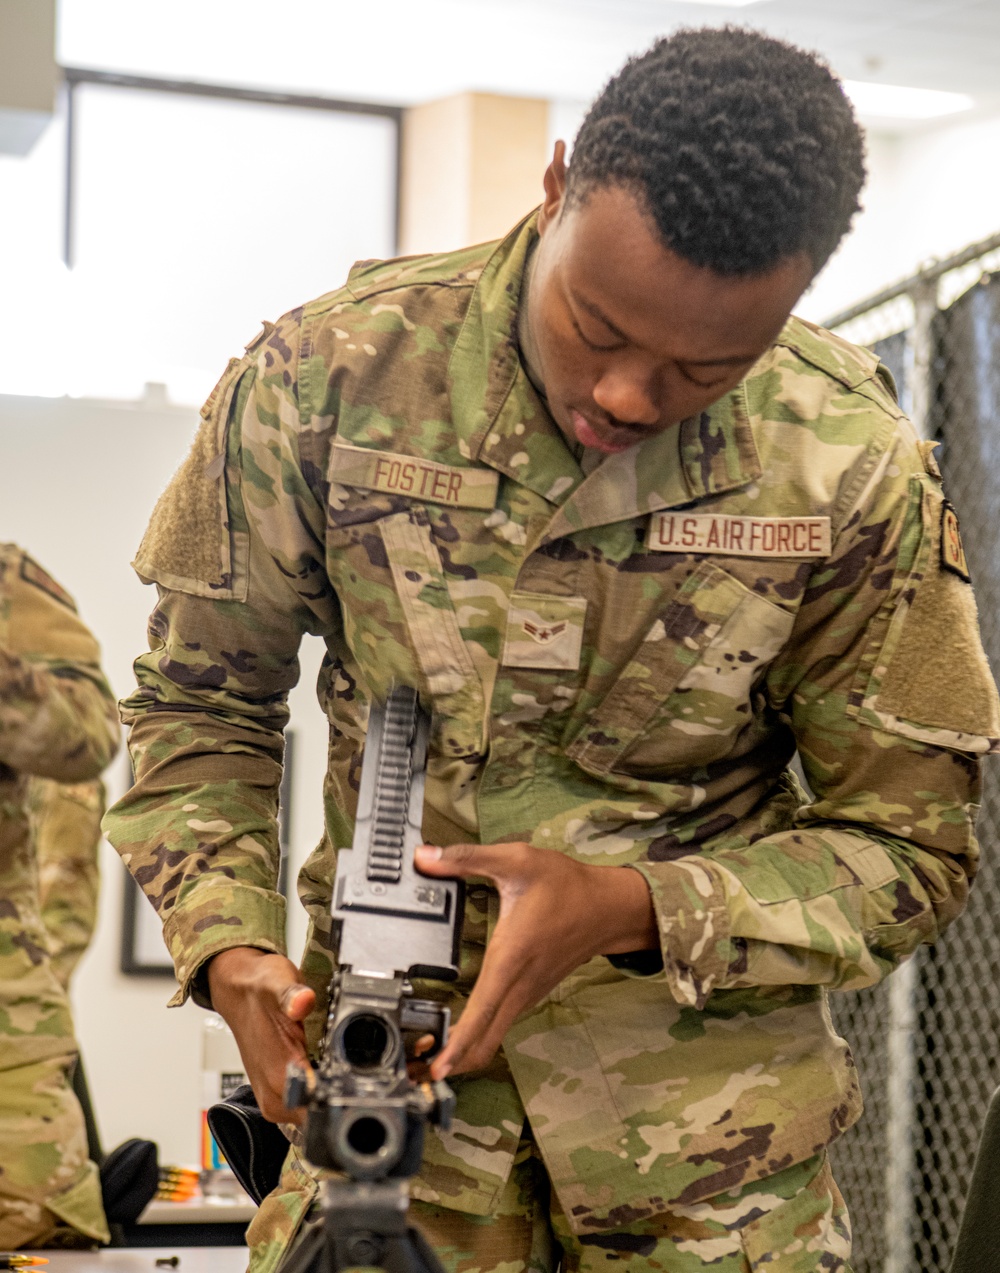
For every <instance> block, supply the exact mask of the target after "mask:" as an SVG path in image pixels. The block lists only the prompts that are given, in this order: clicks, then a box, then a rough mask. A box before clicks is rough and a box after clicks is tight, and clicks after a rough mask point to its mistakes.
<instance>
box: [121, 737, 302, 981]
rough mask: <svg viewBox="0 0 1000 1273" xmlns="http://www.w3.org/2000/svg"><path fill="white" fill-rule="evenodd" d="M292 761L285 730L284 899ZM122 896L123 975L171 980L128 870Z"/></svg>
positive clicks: (154, 922)
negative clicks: (167, 978)
mask: <svg viewBox="0 0 1000 1273" xmlns="http://www.w3.org/2000/svg"><path fill="white" fill-rule="evenodd" d="M294 759H295V733H294V731H293V730H288V731H287V732H286V734H285V766H284V771H283V773H282V775H281V792H280V795H279V799H278V842H279V844H280V846H281V865H280V868H279V872H278V888H279V889H280V891H281V892H282V893H283V894H285V896H287V895H288V874H289V872H288V852H289V845H290V843H291V825H292V781H293V773H294ZM122 897H123V900H122V950H121V965H120V966H121V970H122V972H123V973H125V975H126V976H128V977H173V975H174V965H173V963H172V961H171V959H170V956H169V954H168V953H167V948H166V946H165V944H164V941H163V931H162V926H161V924H160V919H159V916H158V915H157V914H156V912H155V911H154V910H153V908H152V906H150V904H149V903H148V902H147V901H146V899H145V897H143V895H142V891H141V889H140V888H139V886H138V884H136V882H135V880H134V879H133V878H132V876H131V875H130V874H129V873H128V872H127V871H126V872H125V879H124V889H123V895H122Z"/></svg>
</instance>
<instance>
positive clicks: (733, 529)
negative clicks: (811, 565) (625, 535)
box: [646, 513, 830, 558]
mask: <svg viewBox="0 0 1000 1273" xmlns="http://www.w3.org/2000/svg"><path fill="white" fill-rule="evenodd" d="M646 547H647V548H651V549H652V550H653V551H654V552H661V553H718V554H721V555H723V556H727V557H802V558H809V557H826V556H828V555H829V553H830V519H829V517H732V516H730V515H728V514H726V513H657V514H656V515H655V516H654V517H652V518H651V519H650V523H649V533H648V534H647V536H646Z"/></svg>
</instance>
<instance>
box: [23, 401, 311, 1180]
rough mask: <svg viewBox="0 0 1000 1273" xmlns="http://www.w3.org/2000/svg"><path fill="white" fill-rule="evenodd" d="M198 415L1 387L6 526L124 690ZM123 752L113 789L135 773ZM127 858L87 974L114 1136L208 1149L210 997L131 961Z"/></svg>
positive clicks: (300, 707)
mask: <svg viewBox="0 0 1000 1273" xmlns="http://www.w3.org/2000/svg"><path fill="white" fill-rule="evenodd" d="M196 421H197V412H196V411H195V410H194V409H192V408H189V407H173V406H169V405H167V404H163V403H161V404H159V405H157V404H155V403H149V402H146V403H122V402H98V401H93V400H76V399H70V398H61V399H44V398H22V397H10V396H6V397H5V396H0V459H2V462H0V539H2V540H13V541H15V542H17V543H20V544H22V545H23V546H24V547H26V548H27V549H28V550H29V551H30V552H31V553H33V554H34V555H35V556H36V557H37V558H38V559H39V561H41V562H42V564H43V565H44V566H45V567H46V569H48V570H49V571H51V573H52V574H53V575H54V576H55V577H56V578H57V579H58V580H59V581H60V582H61V583H62V584H64V586H65V587H67V588H68V589H69V591H70V592H71V593H72V594H73V595H74V597H75V598H76V600H77V603H78V605H79V607H80V611H81V614H82V616H83V618H84V620H85V621H86V622H87V624H88V625H89V626H90V627H91V629H92V630H93V631H94V633H95V634H96V635H97V637H98V639H99V640H100V642H101V646H102V649H103V653H104V667H105V670H106V672H107V674H108V677H109V679H110V681H111V683H112V687H113V688H114V690H115V693H116V694H117V695H118V696H119V697H121V696H124V695H125V694H127V693H129V692H130V691H131V689H132V688H133V686H134V678H133V675H132V666H131V665H132V660H133V658H134V657H135V656H136V655H137V654H139V653H140V652H141V651H142V650H144V649H145V648H146V638H145V630H146V617H147V615H148V613H149V611H150V609H151V608H152V604H153V600H154V593H153V590H152V589H151V588H146V587H144V586H143V585H142V584H141V583H140V582H139V580H138V579H137V578H136V576H135V574H134V573H133V572H132V570H131V568H130V567H129V564H128V563H129V559H130V558H131V556H132V555H133V553H134V551H135V549H136V547H137V546H138V543H139V540H140V538H141V536H142V532H143V530H144V528H145V525H146V521H147V520H148V517H149V513H150V510H151V509H152V506H153V504H154V502H155V500H156V497H157V495H158V494H159V492H160V491H161V489H162V488H163V486H164V485H165V484H166V481H167V479H168V478H169V476H170V474H171V473H172V472H173V470H174V469H175V468H176V467H177V465H178V463H179V462H180V460H181V459H182V458H183V456H184V454H185V452H186V450H187V447H188V444H189V442H190V439H191V436H192V433H193V431H194V428H195V424H196ZM320 655H321V644H320V642H318V641H312V642H310V643H309V646H308V648H306V649H304V650H303V674H302V680H301V682H300V684H299V686H298V687H297V689H296V691H295V693H294V695H293V704H292V711H293V724H292V728H293V729H295V730H296V732H297V742H299V743H300V744H301V745H300V746H299V747H298V750H297V753H296V767H295V773H296V781H295V791H294V792H293V807H292V832H293V844H292V854H291V857H292V863H291V865H292V878H293V879H294V873H295V872H296V871H297V869H298V865H299V864H300V863H301V861H302V859H303V858H304V857H305V856H306V854H307V852H308V851H309V849H310V848H311V847H312V845H313V844H314V843H315V842H316V840H317V839H318V838H319V835H320V831H321V827H322V806H321V800H320V782H321V776H322V771H323V764H324V757H325V721H324V719H323V717H322V714H321V712H320V709H319V707H318V705H317V703H316V701H315V695H314V693H313V685H314V684H315V678H316V672H317V670H318V666H319V658H320ZM126 773H127V769H126V763H125V759H124V756H119V758H118V759H117V760H116V761H115V763H114V765H113V767H112V769H111V770H110V771H109V773H108V776H107V781H108V788H109V794H110V795H111V797H112V798H114V797H115V796H117V795H119V794H120V793H121V792H122V791H123V790H124V786H125V782H126ZM124 876H125V872H124V868H123V867H122V865H121V862H120V861H119V859H118V855H117V854H116V853H115V851H114V850H113V849H112V848H111V847H110V845H108V844H104V845H103V846H102V896H101V909H100V917H99V921H98V926H97V933H96V937H95V940H94V944H93V946H92V947H91V949H90V950H89V951H88V952H87V954H86V956H85V957H84V959H83V961H82V963H81V965H80V968H79V970H78V972H77V975H76V978H75V981H74V985H73V1003H74V1012H75V1015H76V1022H77V1030H78V1033H79V1037H80V1043H81V1048H82V1051H83V1055H84V1057H85V1060H86V1065H87V1070H88V1076H89V1079H90V1084H91V1089H92V1093H93V1096H94V1103H95V1106H96V1110H97V1117H98V1123H99V1126H100V1131H101V1135H102V1138H103V1140H104V1143H105V1146H106V1147H110V1146H113V1145H116V1144H118V1143H119V1142H120V1141H122V1140H124V1139H126V1138H127V1137H129V1136H146V1137H149V1138H150V1139H152V1140H155V1141H157V1143H158V1144H159V1146H160V1153H161V1159H162V1160H163V1161H167V1162H182V1163H196V1162H197V1160H198V1152H199V1151H198V1127H199V1124H198V1118H199V1109H200V1101H201V1087H200V1057H201V1053H200V1047H201V1042H200V1040H201V1034H200V1029H201V1018H202V1012H201V1009H199V1008H196V1007H194V1006H193V1005H192V1004H188V1005H186V1006H185V1007H183V1008H180V1009H176V1010H173V1011H170V1012H168V1011H167V1010H166V1008H165V1004H166V1001H167V999H168V998H169V997H170V995H171V994H172V993H173V990H174V982H173V981H172V980H169V981H168V980H166V979H164V978H136V977H127V976H124V975H123V974H122V973H121V972H120V970H119V956H120V948H121V928H122V898H123V893H122V888H123V884H124ZM290 916H291V919H290V924H289V945H290V949H291V951H292V952H293V954H295V953H296V952H298V951H299V950H300V949H301V946H302V939H303V936H304V930H305V924H304V913H303V912H302V909H301V907H300V906H299V905H298V902H297V900H295V901H293V903H292V905H291V907H290Z"/></svg>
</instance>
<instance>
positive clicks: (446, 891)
mask: <svg viewBox="0 0 1000 1273" xmlns="http://www.w3.org/2000/svg"><path fill="white" fill-rule="evenodd" d="M429 728H430V722H429V719H428V717H427V715H426V714H425V713H424V712H423V711H422V710H421V707H420V703H419V701H418V698H417V694H416V691H415V690H412V689H410V688H408V687H405V686H397V687H396V688H394V689H393V690H392V691H391V692H390V694H389V697H388V699H387V700H386V703H385V706H384V707H378V706H374V705H373V707H372V710H371V717H370V720H369V724H368V738H367V742H366V745H365V754H364V761H363V764H362V768H361V789H360V792H359V795H358V815H357V822H356V825H355V832H354V843H353V847H352V848H350V849H342V850H341V851H340V853H339V854H338V857H337V872H336V876H335V878H334V882H333V918H334V921H335V923H336V924H338V925H339V927H340V946H339V963H338V968H337V971H336V972H335V974H334V977H333V982H332V985H331V994H330V1012H329V1017H328V1020H327V1031H326V1038H325V1042H324V1046H323V1052H322V1056H321V1058H320V1061H319V1064H318V1066H317V1067H316V1068H315V1069H311V1068H306V1067H297V1066H290V1067H289V1071H288V1081H287V1086H286V1090H285V1104H286V1105H287V1106H288V1108H289V1109H295V1108H303V1107H304V1108H305V1109H306V1110H307V1114H306V1125H305V1155H306V1158H307V1159H308V1160H309V1162H310V1163H312V1164H313V1165H314V1166H316V1167H323V1168H329V1169H332V1170H334V1171H337V1172H338V1173H339V1178H337V1179H332V1180H327V1181H325V1182H324V1184H323V1200H322V1213H321V1215H320V1216H319V1217H318V1218H317V1219H316V1220H314V1221H312V1222H311V1223H310V1225H309V1226H308V1227H307V1228H306V1230H305V1231H304V1233H303V1235H302V1237H301V1238H300V1240H299V1241H298V1243H297V1244H296V1246H295V1247H294V1248H293V1249H292V1251H291V1252H290V1253H289V1255H288V1256H287V1258H286V1260H285V1262H284V1263H283V1265H282V1266H281V1273H337V1271H338V1270H340V1269H344V1268H348V1267H351V1266H357V1265H368V1266H374V1267H375V1268H381V1269H384V1270H386V1273H439V1271H440V1270H441V1265H440V1263H439V1261H438V1259H437V1256H436V1255H435V1254H434V1252H433V1251H432V1249H431V1248H430V1246H429V1245H428V1243H427V1241H426V1239H425V1238H424V1237H423V1235H422V1234H421V1233H420V1232H419V1230H417V1229H415V1228H414V1227H413V1226H412V1225H409V1224H408V1223H407V1215H406V1212H407V1207H408V1205H409V1178H410V1177H411V1176H413V1175H415V1174H416V1172H417V1170H418V1169H419V1166H420V1160H421V1157H422V1154H423V1143H424V1132H425V1130H426V1127H427V1125H428V1123H431V1124H436V1125H438V1126H440V1127H443V1128H447V1127H448V1126H449V1124H450V1120H451V1114H452V1111H453V1109H454V1103H455V1098H454V1094H453V1093H452V1091H451V1089H450V1088H449V1087H448V1085H447V1084H446V1083H444V1082H436V1083H430V1082H423V1083H417V1082H414V1081H413V1080H411V1079H410V1077H409V1075H408V1073H407V1045H408V1043H411V1042H412V1041H414V1040H415V1039H416V1038H418V1037H420V1036H422V1035H432V1036H433V1038H434V1046H433V1048H430V1049H428V1050H427V1051H426V1052H424V1053H423V1055H422V1057H421V1059H422V1060H423V1059H427V1058H429V1057H431V1056H433V1055H434V1054H435V1052H437V1051H439V1050H440V1049H441V1048H442V1047H443V1046H444V1043H445V1041H446V1039H447V1033H448V1024H449V1011H448V1009H447V1008H446V1007H443V1006H442V1005H441V1004H438V1003H435V1002H433V1001H431V1000H424V999H415V998H414V997H413V988H412V986H411V984H410V981H409V978H410V977H431V978H436V979H439V980H442V981H452V980H454V979H455V978H456V977H457V976H458V951H459V940H460V937H461V924H462V886H461V884H460V883H459V882H458V881H455V880H437V879H430V878H428V877H426V876H422V875H419V874H418V873H417V871H416V868H415V866H414V850H415V848H416V847H417V845H418V844H421V843H422V836H421V829H420V826H421V818H422V811H423V795H424V769H425V766H426V759H427V741H428V734H429Z"/></svg>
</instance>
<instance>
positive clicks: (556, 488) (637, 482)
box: [448, 210, 761, 539]
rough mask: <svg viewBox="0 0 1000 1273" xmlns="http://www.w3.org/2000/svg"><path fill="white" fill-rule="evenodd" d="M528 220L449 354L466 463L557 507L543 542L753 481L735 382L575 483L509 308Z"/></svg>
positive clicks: (488, 275) (750, 447)
mask: <svg viewBox="0 0 1000 1273" xmlns="http://www.w3.org/2000/svg"><path fill="white" fill-rule="evenodd" d="M537 222H538V213H537V210H536V211H535V212H532V213H531V215H530V216H528V217H526V218H525V219H524V220H523V221H522V222H520V224H519V225H517V226H515V227H514V229H513V230H512V231H511V233H510V234H509V235H508V236H507V237H506V238H505V239H503V240H502V241H501V242H500V243H499V244H498V246H497V248H496V250H495V251H494V253H493V255H492V256H491V257H490V259H489V260H488V261H487V263H486V266H485V267H484V269H483V272H482V274H481V275H480V277H479V280H478V281H477V284H476V288H475V291H474V292H473V296H472V300H471V302H470V304H469V309H468V311H467V313H466V317H465V321H464V323H463V325H462V330H461V332H460V333H459V336H458V339H457V341H456V342H455V346H454V349H453V351H452V355H451V359H450V362H449V370H448V374H449V380H450V394H451V410H452V420H453V422H454V426H455V429H456V431H457V433H458V436H459V437H460V438H462V439H463V440H464V441H465V443H466V445H467V446H468V448H469V457H470V459H472V460H473V461H477V462H479V463H481V464H486V465H488V466H489V467H490V468H494V469H497V470H498V471H499V472H501V473H504V474H505V475H506V476H508V477H510V478H512V479H513V480H514V481H516V482H517V483H519V484H520V485H521V486H526V487H528V488H529V489H530V490H532V491H534V492H535V493H536V494H538V495H541V496H542V497H543V498H544V499H546V500H548V501H549V502H550V503H552V504H554V505H558V506H560V507H559V511H558V512H557V513H556V514H555V516H554V517H553V520H552V523H551V524H550V526H549V527H548V529H547V533H546V536H545V538H546V539H556V538H558V537H559V536H560V535H565V534H569V533H570V532H572V531H574V530H585V529H588V528H590V527H594V526H605V525H609V524H611V523H613V522H619V521H627V520H630V519H631V518H634V517H637V516H642V515H644V514H647V513H651V512H657V511H658V510H660V509H664V508H672V507H675V506H677V505H678V504H687V503H691V502H693V501H696V500H699V499H704V498H707V497H710V496H712V495H716V494H721V493H722V492H724V491H727V490H733V489H735V488H737V487H740V486H746V485H747V484H749V483H750V482H752V481H753V480H754V479H755V478H757V477H759V476H760V473H761V466H760V460H759V457H758V455H757V447H756V444H755V442H754V438H753V432H752V430H751V427H750V419H749V410H748V406H747V396H746V388H745V383H744V384H740V385H738V386H737V387H736V389H734V390H733V391H732V392H731V393H729V394H727V395H726V397H725V398H723V399H721V401H719V402H717V403H715V405H714V406H713V407H712V408H711V409H710V410H709V411H705V412H703V413H702V414H701V415H700V416H699V417H697V418H692V419H689V420H684V421H682V422H681V423H680V424H679V425H678V426H677V427H676V428H672V429H667V430H666V431H665V432H664V433H661V434H660V435H659V436H657V437H655V438H650V439H649V440H648V441H646V442H643V443H640V445H639V446H636V447H631V448H630V449H629V450H628V451H624V452H621V453H619V454H618V455H609V456H608V457H607V458H606V459H605V460H603V461H602V463H601V464H600V465H599V466H598V467H597V468H596V469H595V470H594V471H593V472H592V473H591V474H590V475H589V477H587V478H586V479H585V478H584V475H583V472H582V470H581V469H580V466H579V464H578V463H577V462H576V459H575V458H574V457H573V455H572V453H571V452H570V450H569V448H568V446H567V445H566V442H565V439H564V438H563V435H562V433H561V432H560V431H559V429H558V427H557V426H556V424H555V421H554V420H553V419H552V417H551V415H550V414H549V412H548V409H547V407H546V405H545V403H544V401H543V399H542V398H541V397H540V395H539V394H538V393H537V392H536V390H535V388H534V386H533V385H532V384H531V381H530V380H529V379H528V376H527V374H526V373H525V371H524V368H523V366H522V364H521V358H520V354H519V351H518V344H517V307H518V302H519V299H520V295H521V284H522V281H523V277H524V271H525V265H526V262H527V259H528V256H529V254H530V251H531V248H532V247H533V245H534V243H535V242H536V241H537V238H538V228H537Z"/></svg>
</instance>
